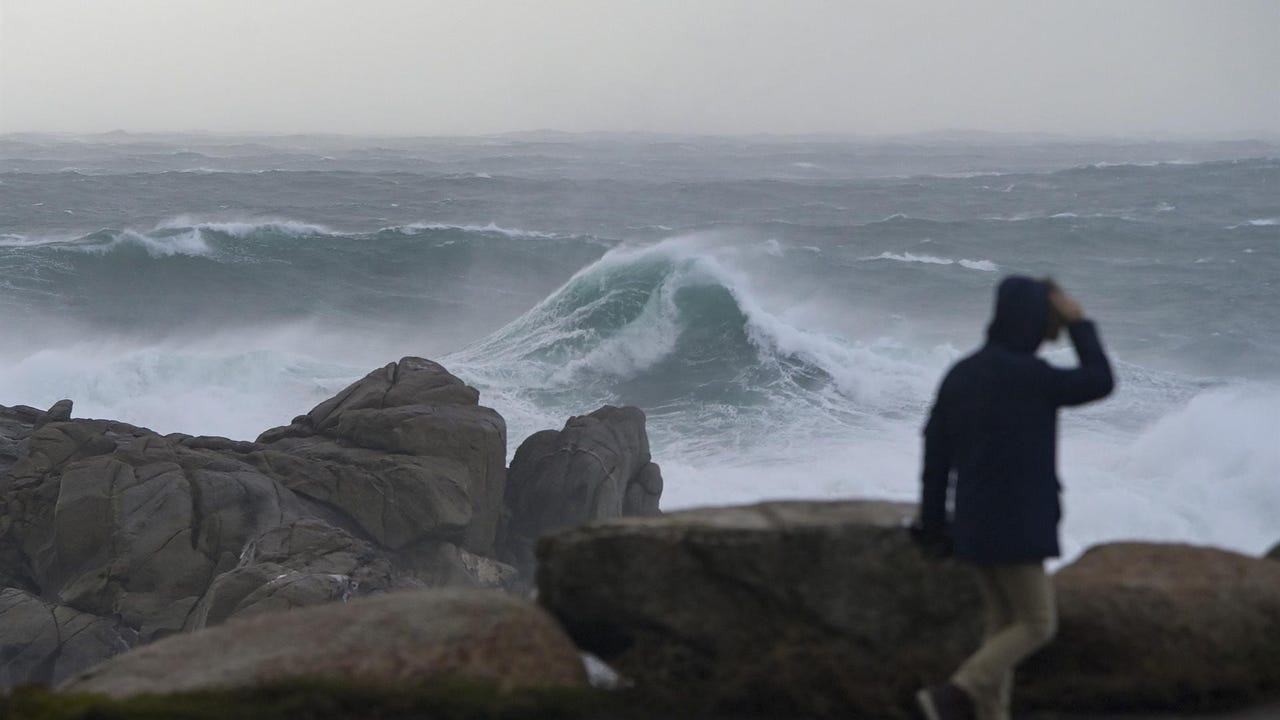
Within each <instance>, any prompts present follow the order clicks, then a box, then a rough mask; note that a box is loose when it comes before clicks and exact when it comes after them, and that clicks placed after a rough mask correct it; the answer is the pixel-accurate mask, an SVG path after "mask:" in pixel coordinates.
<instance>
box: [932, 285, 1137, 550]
mask: <svg viewBox="0 0 1280 720" xmlns="http://www.w3.org/2000/svg"><path fill="white" fill-rule="evenodd" d="M1049 314H1050V308H1049V295H1048V288H1047V287H1046V286H1045V284H1044V283H1042V282H1040V281H1038V280H1033V279H1031V278H1027V277H1017V276H1014V277H1009V278H1006V279H1005V280H1004V281H1003V282H1001V283H1000V287H999V289H998V290H997V293H996V307H995V318H994V319H993V320H992V322H991V325H990V326H989V327H988V328H987V343H986V345H984V346H983V347H982V348H981V349H979V350H978V351H977V352H975V353H974V354H972V355H970V356H968V357H966V358H964V359H963V360H961V361H959V362H958V363H956V364H955V366H953V367H952V368H951V370H950V371H949V372H948V373H947V375H946V377H945V378H944V379H943V381H942V386H941V388H939V390H938V398H937V402H935V403H934V406H933V410H932V412H931V413H930V415H929V422H928V424H927V425H926V426H925V452H924V473H923V496H922V499H921V504H920V524H921V528H922V531H923V534H924V535H925V536H926V537H940V536H942V535H943V534H945V533H946V532H947V530H948V525H949V530H950V535H951V540H952V542H953V544H954V548H955V555H956V557H958V558H959V559H961V560H966V561H968V562H972V563H977V564H980V565H1001V564H1010V563H1025V562H1035V561H1039V560H1043V559H1044V558H1048V557H1056V556H1058V554H1059V549H1058V523H1059V521H1060V520H1061V518H1062V510H1061V505H1060V504H1059V493H1060V490H1061V486H1060V485H1059V484H1058V476H1057V434H1058V408H1060V407H1063V406H1067V405H1080V404H1083V403H1087V402H1089V401H1091V400H1097V399H1099V398H1102V397H1105V396H1106V395H1107V394H1109V393H1110V392H1111V389H1112V387H1113V385H1114V381H1113V380H1112V376H1111V366H1110V364H1109V363H1108V362H1107V356H1106V354H1105V353H1104V352H1103V350H1102V344H1101V342H1099V340H1098V334H1097V330H1096V329H1095V328H1094V326H1093V323H1092V322H1089V321H1087V320H1082V321H1080V322H1077V323H1074V324H1072V325H1071V326H1069V327H1068V332H1069V333H1070V334H1071V341H1072V343H1074V344H1075V348H1076V354H1077V355H1078V356H1079V358H1080V366H1079V367H1077V368H1074V369H1060V368H1055V367H1052V366H1050V365H1049V364H1048V363H1046V362H1045V361H1044V360H1041V359H1040V358H1038V357H1036V355H1035V351H1036V348H1037V347H1039V345H1040V342H1041V341H1042V340H1043V339H1044V335H1045V330H1046V329H1047V327H1048V324H1049ZM953 473H954V475H953ZM953 478H954V480H955V483H954V509H953V513H952V517H951V521H950V523H948V512H947V499H948V492H949V491H950V490H951V489H952V479H953Z"/></svg>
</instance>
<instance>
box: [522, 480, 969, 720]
mask: <svg viewBox="0 0 1280 720" xmlns="http://www.w3.org/2000/svg"><path fill="white" fill-rule="evenodd" d="M914 515H915V507H914V506H913V505H906V504H900V503H888V502H839V503H817V502H777V503H766V504H761V505H754V506H749V507H731V508H712V509H702V510H690V511H684V512H675V513H669V514H667V515H665V516H662V517H643V518H624V519H618V520H613V521H610V522H603V523H598V524H593V525H589V526H586V527H580V528H576V529H571V530H567V531H563V532H560V533H557V534H554V535H550V536H548V537H546V538H544V539H543V540H542V542H541V543H540V544H539V546H538V563H539V564H538V589H539V599H540V601H541V602H542V603H543V604H545V605H546V607H547V608H549V609H550V610H551V612H552V613H553V614H554V615H556V616H557V617H558V618H559V619H560V621H561V622H562V623H563V624H564V625H565V627H566V629H568V631H569V633H570V635H571V636H572V637H573V638H574V640H575V641H576V642H577V643H578V644H579V646H580V647H582V648H584V649H586V650H589V651H591V652H592V653H595V654H597V655H599V656H600V657H601V658H602V659H604V660H605V661H607V662H609V663H610V664H612V665H613V666H614V667H616V668H617V669H618V670H619V671H620V672H621V673H622V674H623V675H624V676H625V677H627V678H629V679H630V680H632V681H634V682H636V683H637V685H638V686H639V689H640V690H641V691H642V692H647V693H653V694H655V695H656V696H658V698H659V699H662V700H669V701H671V702H674V703H676V704H678V705H681V706H683V709H684V710H685V711H687V712H690V713H692V714H698V713H700V712H725V713H732V712H735V711H750V712H754V713H764V714H766V715H775V716H779V717H783V716H810V717H875V718H900V717H908V716H909V712H910V698H911V693H912V691H914V690H915V689H917V688H919V687H921V686H922V685H925V684H928V683H933V682H937V681H939V680H941V679H944V678H946V677H947V676H948V675H949V674H950V673H951V672H952V670H954V668H955V666H956V665H958V664H959V662H960V661H961V660H963V658H964V657H965V656H966V655H967V654H968V653H969V652H970V651H972V650H973V648H974V647H976V643H977V640H978V637H979V634H980V620H979V618H980V616H981V611H980V602H979V598H978V591H977V588H976V585H975V584H974V582H973V580H972V578H971V576H970V575H969V573H968V572H966V571H965V569H964V568H962V567H959V566H957V565H955V564H953V563H950V562H941V563H939V562H932V561H927V560H925V559H924V558H923V557H922V556H921V555H920V553H919V552H918V551H917V549H916V548H915V547H914V546H913V545H912V544H911V542H910V540H909V537H908V533H907V531H906V529H905V527H904V525H905V523H906V522H908V521H909V519H910V518H912V517H913V516H914ZM690 705H692V706H693V707H690Z"/></svg>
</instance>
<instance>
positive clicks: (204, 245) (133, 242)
mask: <svg viewBox="0 0 1280 720" xmlns="http://www.w3.org/2000/svg"><path fill="white" fill-rule="evenodd" d="M91 237H92V236H91ZM50 246H51V247H56V248H58V249H60V250H68V251H72V252H81V253H88V254H92V255H106V254H107V253H110V252H113V251H116V250H119V249H121V248H127V247H136V248H141V249H142V250H144V251H146V253H147V254H148V255H150V256H151V257H153V258H170V257H177V256H182V257H212V256H213V255H214V254H215V251H214V249H213V248H212V247H210V246H209V243H208V242H206V241H205V238H204V236H203V235H202V234H201V233H200V231H199V230H198V229H194V228H193V229H190V230H188V231H187V232H182V233H176V234H173V235H156V236H153V235H147V234H144V233H140V232H136V231H133V230H123V231H120V232H117V233H112V234H111V235H110V237H109V238H108V239H107V240H105V241H99V240H94V241H91V242H82V241H75V242H61V243H50Z"/></svg>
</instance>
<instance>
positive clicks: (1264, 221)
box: [1227, 217, 1280, 230]
mask: <svg viewBox="0 0 1280 720" xmlns="http://www.w3.org/2000/svg"><path fill="white" fill-rule="evenodd" d="M1273 225H1280V217H1273V218H1258V219H1257V220H1249V221H1247V222H1242V223H1240V224H1238V225H1231V226H1228V227H1227V229H1228V230H1235V229H1236V228H1242V227H1270V226H1273Z"/></svg>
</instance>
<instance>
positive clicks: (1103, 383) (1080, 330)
mask: <svg viewBox="0 0 1280 720" xmlns="http://www.w3.org/2000/svg"><path fill="white" fill-rule="evenodd" d="M1068 332H1070V334H1071V343H1072V344H1073V345H1075V347H1076V355H1077V356H1079V358H1080V365H1079V367H1075V368H1070V369H1065V368H1049V397H1050V398H1051V400H1052V401H1053V404H1054V405H1058V406H1063V405H1083V404H1084V403H1087V402H1091V401H1093V400H1098V399H1100V398H1104V397H1106V396H1107V395H1110V394H1111V390H1112V389H1113V388H1114V387H1115V379H1114V378H1113V377H1112V375H1111V363H1110V362H1109V361H1108V360H1107V354H1106V352H1105V351H1103V349H1102V341H1101V340H1099V339H1098V329H1097V328H1096V327H1094V324H1093V323H1092V322H1090V321H1088V320H1081V321H1080V322H1077V323H1074V324H1072V325H1071V326H1070V327H1069V328H1068Z"/></svg>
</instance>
